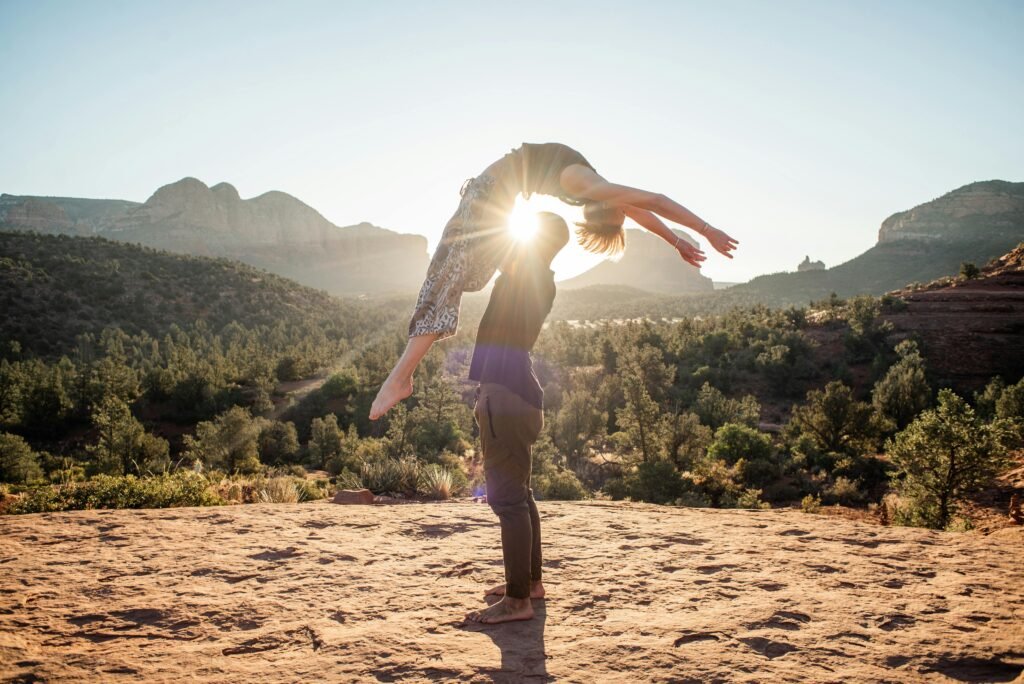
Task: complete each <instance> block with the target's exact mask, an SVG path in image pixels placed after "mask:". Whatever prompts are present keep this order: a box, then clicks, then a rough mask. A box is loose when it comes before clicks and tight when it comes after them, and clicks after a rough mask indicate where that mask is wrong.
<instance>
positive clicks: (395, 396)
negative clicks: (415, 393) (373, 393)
mask: <svg viewBox="0 0 1024 684" xmlns="http://www.w3.org/2000/svg"><path fill="white" fill-rule="evenodd" d="M411 395H412V377H408V378H405V379H401V380H399V379H394V378H391V377H389V378H388V379H387V380H385V381H384V384H383V385H381V386H380V390H379V391H378V392H377V397H376V398H375V399H374V400H373V405H372V406H371V407H370V420H377V419H378V418H380V417H381V416H383V415H384V414H385V413H387V412H388V411H390V410H391V408H392V407H393V406H394V405H395V404H397V403H398V402H400V401H402V400H403V399H407V398H408V397H409V396H411Z"/></svg>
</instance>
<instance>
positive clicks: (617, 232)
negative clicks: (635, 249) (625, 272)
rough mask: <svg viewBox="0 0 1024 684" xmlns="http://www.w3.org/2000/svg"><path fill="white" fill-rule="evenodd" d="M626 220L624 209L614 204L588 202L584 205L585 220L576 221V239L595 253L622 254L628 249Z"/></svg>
mask: <svg viewBox="0 0 1024 684" xmlns="http://www.w3.org/2000/svg"><path fill="white" fill-rule="evenodd" d="M625 220H626V215H625V214H624V213H623V211H622V209H620V208H619V207H617V206H615V205H613V204H607V203H605V202H587V203H586V204H585V205H583V221H582V222H577V223H576V226H577V228H576V241H577V242H579V243H580V246H581V247H583V249H585V250H587V251H588V252H593V253H594V254H607V255H609V256H611V255H615V254H620V253H621V252H622V251H623V250H625V249H626V231H625V229H624V228H623V227H622V222H623V221H625Z"/></svg>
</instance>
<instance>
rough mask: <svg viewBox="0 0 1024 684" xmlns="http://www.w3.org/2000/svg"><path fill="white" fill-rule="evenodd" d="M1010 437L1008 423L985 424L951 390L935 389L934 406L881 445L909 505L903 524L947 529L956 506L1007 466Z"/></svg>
mask: <svg viewBox="0 0 1024 684" xmlns="http://www.w3.org/2000/svg"><path fill="white" fill-rule="evenodd" d="M1010 433H1011V426H1010V425H1009V423H1008V422H1007V421H1004V420H1001V419H996V420H994V421H992V422H991V423H985V422H984V421H982V420H981V419H980V418H979V417H978V416H977V414H975V412H974V409H973V408H971V407H970V406H969V405H968V404H967V402H965V401H964V400H963V399H962V398H960V397H959V396H958V395H957V394H955V393H954V392H953V391H952V390H950V389H943V390H940V391H939V400H938V405H937V406H936V407H935V408H934V409H929V410H926V411H924V412H923V413H922V414H921V415H920V416H918V417H917V419H916V420H914V421H913V422H912V423H911V424H910V425H909V426H907V429H906V430H904V431H903V432H900V433H899V434H897V435H896V437H895V438H893V439H891V440H889V442H888V443H887V444H886V451H887V453H888V454H889V456H890V457H891V458H892V460H893V463H895V464H896V466H897V467H898V468H899V469H900V471H901V473H902V474H903V479H902V481H900V482H899V483H898V484H897V489H898V490H899V492H900V494H901V496H902V497H904V498H905V499H906V500H907V501H909V502H910V505H911V508H910V510H909V515H908V522H910V523H911V524H920V525H924V526H926V527H934V528H939V529H942V528H945V527H947V526H948V525H949V523H950V521H951V520H952V517H953V515H954V514H955V513H956V511H957V508H958V506H959V504H960V503H961V502H962V501H963V500H964V499H965V498H966V497H967V496H968V495H970V494H971V493H973V492H976V491H978V490H979V489H980V488H981V487H983V486H984V485H985V484H986V483H987V482H988V481H989V480H991V478H992V477H994V476H995V475H996V474H997V473H999V472H1000V470H1001V469H1002V468H1004V467H1005V466H1006V464H1007V463H1008V461H1007V456H1006V451H1007V450H1006V446H1007V442H1008V440H1009V439H1010Z"/></svg>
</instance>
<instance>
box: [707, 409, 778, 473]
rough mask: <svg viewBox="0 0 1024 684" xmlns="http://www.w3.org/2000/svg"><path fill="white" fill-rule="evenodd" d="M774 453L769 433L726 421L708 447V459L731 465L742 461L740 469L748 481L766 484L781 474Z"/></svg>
mask: <svg viewBox="0 0 1024 684" xmlns="http://www.w3.org/2000/svg"><path fill="white" fill-rule="evenodd" d="M774 453H775V450H774V448H773V447H772V440H771V438H769V437H768V435H766V434H763V433H761V432H758V431H757V430H755V429H753V428H751V427H748V426H746V425H740V424H737V423H726V424H725V425H723V426H722V427H720V428H718V430H717V431H716V432H715V440H714V441H713V442H712V443H711V446H710V447H708V454H707V455H708V458H710V459H714V460H722V461H724V462H725V464H726V465H728V466H734V465H736V464H737V463H740V462H741V461H742V462H743V465H742V466H741V469H740V470H741V472H742V474H743V479H744V481H746V482H747V483H748V484H753V485H765V484H769V483H770V482H772V481H773V480H774V479H775V478H776V477H777V476H778V475H779V473H778V472H777V467H776V462H775V460H774V458H773V456H774Z"/></svg>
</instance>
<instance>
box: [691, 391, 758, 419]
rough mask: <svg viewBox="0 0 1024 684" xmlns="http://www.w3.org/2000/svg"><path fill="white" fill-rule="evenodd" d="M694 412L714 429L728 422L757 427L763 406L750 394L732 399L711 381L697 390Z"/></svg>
mask: <svg viewBox="0 0 1024 684" xmlns="http://www.w3.org/2000/svg"><path fill="white" fill-rule="evenodd" d="M693 412H694V413H696V414H697V416H698V417H699V418H700V422H701V423H703V424H704V425H707V426H708V427H709V428H711V429H712V430H717V429H718V428H720V427H722V426H723V425H725V424H726V423H741V424H743V425H747V426H749V427H757V423H758V421H759V420H760V416H761V406H760V404H758V403H757V399H755V398H754V397H753V396H751V395H749V394H748V395H746V396H745V397H743V398H742V399H730V398H729V397H727V396H725V395H724V394H723V393H722V392H721V391H720V390H719V389H718V388H716V387H714V386H713V385H712V384H711V383H708V382H705V383H704V384H703V385H702V386H701V388H700V390H699V391H698V392H697V400H696V401H695V402H694V404H693Z"/></svg>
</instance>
